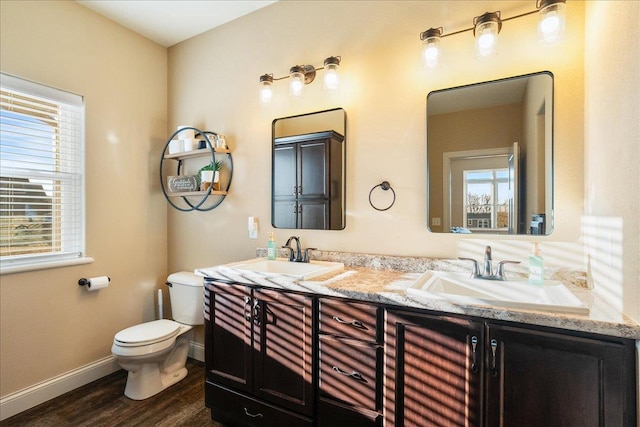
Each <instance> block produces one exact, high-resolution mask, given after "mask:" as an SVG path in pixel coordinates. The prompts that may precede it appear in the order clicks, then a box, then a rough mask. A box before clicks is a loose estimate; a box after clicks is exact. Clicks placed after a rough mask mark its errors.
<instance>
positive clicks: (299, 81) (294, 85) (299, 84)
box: [289, 66, 304, 98]
mask: <svg viewBox="0 0 640 427" xmlns="http://www.w3.org/2000/svg"><path fill="white" fill-rule="evenodd" d="M289 78H290V79H291V81H290V82H289V95H290V96H292V97H294V98H299V97H301V96H302V88H303V87H304V68H302V67H300V66H295V67H291V70H290V74H289Z"/></svg>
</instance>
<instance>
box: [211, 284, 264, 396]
mask: <svg viewBox="0 0 640 427" xmlns="http://www.w3.org/2000/svg"><path fill="white" fill-rule="evenodd" d="M205 286H206V289H205V301H206V304H207V306H206V307H205V312H206V314H207V317H208V320H207V321H206V322H205V340H206V342H205V360H206V366H207V379H208V380H210V381H213V382H216V383H219V384H223V385H226V386H230V387H233V388H235V389H237V390H243V391H246V392H249V391H251V390H252V387H253V384H252V376H251V369H252V361H253V354H252V352H253V350H252V346H251V322H252V298H251V290H250V289H249V288H247V287H245V286H241V285H227V284H224V283H216V282H213V283H209V282H208V283H207V284H206V285H205Z"/></svg>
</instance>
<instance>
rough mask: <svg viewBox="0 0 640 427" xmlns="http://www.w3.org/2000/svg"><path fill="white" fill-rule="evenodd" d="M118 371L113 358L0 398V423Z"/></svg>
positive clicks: (101, 360) (107, 358) (118, 367)
mask: <svg viewBox="0 0 640 427" xmlns="http://www.w3.org/2000/svg"><path fill="white" fill-rule="evenodd" d="M118 369H120V366H118V363H117V362H116V361H115V359H114V358H113V356H108V357H105V358H103V359H100V360H97V361H95V362H93V363H89V364H88V365H84V366H82V367H80V368H78V369H74V370H72V371H69V372H66V373H64V374H62V375H58V376H56V377H53V378H51V379H49V380H46V381H43V382H41V383H38V384H35V385H33V386H31V387H27V388H25V389H22V390H20V391H17V392H15V393H11V394H8V395H6V396H3V397H2V398H0V421H2V420H4V419H7V418H9V417H12V416H14V415H16V414H19V413H20V412H22V411H26V410H27V409H29V408H33V407H34V406H36V405H39V404H41V403H44V402H46V401H48V400H51V399H53V398H54V397H58V396H60V395H62V394H64V393H67V392H69V391H71V390H74V389H76V388H78V387H81V386H83V385H85V384H88V383H90V382H91V381H95V380H97V379H100V378H102V377H104V376H106V375H109V374H111V373H113V372H115V371H117V370H118Z"/></svg>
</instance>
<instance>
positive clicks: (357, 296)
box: [196, 249, 640, 340]
mask: <svg viewBox="0 0 640 427" xmlns="http://www.w3.org/2000/svg"><path fill="white" fill-rule="evenodd" d="M257 255H258V256H264V255H265V253H263V251H262V250H260V249H259V250H258V251H257ZM314 255H315V256H314V259H318V260H322V261H334V262H342V263H344V264H345V269H344V270H343V271H342V272H339V273H336V274H331V275H326V276H322V277H317V278H314V279H313V280H309V281H301V280H296V279H293V278H287V277H284V276H283V277H278V278H277V279H274V278H273V277H268V276H263V277H260V276H251V278H247V277H244V276H242V277H230V276H229V274H228V272H225V273H224V274H221V272H220V271H219V269H218V268H217V267H210V268H202V269H198V270H196V272H197V273H198V274H201V275H204V276H205V277H212V278H216V279H221V280H232V281H237V282H240V283H245V284H250V285H251V284H253V285H260V286H266V287H273V288H281V289H287V290H292V291H300V292H309V293H313V294H317V295H321V296H332V297H341V298H349V299H354V300H360V301H367V302H373V303H381V304H387V305H393V306H399V307H410V308H417V309H425V310H433V311H440V312H444V313H455V314H463V315H468V316H475V317H482V318H485V319H495V320H505V321H510V322H517V323H525V324H531V325H540V326H549V327H555V328H562V329H567V330H574V331H582V332H590V333H596V334H602V335H609V336H615V337H622V338H631V339H635V340H640V325H638V324H637V323H636V322H634V321H633V320H631V319H629V318H628V317H627V316H625V315H623V314H622V313H620V312H618V311H616V310H615V309H613V308H612V307H610V306H609V305H608V304H606V303H605V302H604V301H602V300H601V299H599V298H598V297H597V296H596V295H595V294H594V293H593V292H591V291H589V290H588V289H586V287H585V286H584V274H582V273H580V272H577V273H576V272H570V271H561V270H557V271H552V272H550V274H551V278H553V279H555V280H560V281H562V282H563V283H564V284H565V285H566V286H567V287H568V288H569V289H570V290H571V291H572V292H573V293H574V295H576V296H577V297H578V298H579V299H580V300H581V301H582V302H583V303H584V304H585V305H586V306H587V307H589V309H590V313H589V315H573V314H563V313H551V312H543V311H534V310H519V309H505V308H503V307H492V306H480V305H465V304H460V303H452V302H449V301H446V300H441V299H430V298H419V297H414V296H410V295H407V293H406V290H407V288H408V287H409V286H410V285H411V284H412V283H413V282H414V281H415V280H416V279H417V278H418V277H419V276H420V275H421V273H422V272H424V271H426V270H439V271H468V268H469V266H468V265H467V264H465V263H463V262H460V261H457V260H444V259H434V258H418V257H395V256H378V255H366V254H345V253H339V252H317V253H315V252H314ZM512 274H514V275H522V274H523V272H522V267H521V268H520V269H519V270H518V269H515V270H514V271H513V273H512Z"/></svg>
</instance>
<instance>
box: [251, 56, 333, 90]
mask: <svg viewBox="0 0 640 427" xmlns="http://www.w3.org/2000/svg"><path fill="white" fill-rule="evenodd" d="M340 61H342V57H341V56H330V57H328V58H327V59H325V60H324V66H322V67H317V68H316V67H314V66H313V65H294V66H293V67H291V68H290V69H289V74H287V75H286V76H282V77H274V76H273V73H267V74H263V75H262V76H260V79H261V81H262V77H263V76H271V81H274V82H275V81H278V80H285V79H289V78H291V72H292V71H291V70H293V69H294V68H299V69H300V71H301V72H302V73H304V83H305V84H309V83H311V82H312V81H313V80H314V79H315V78H316V71H321V70H324V69H325V68H326V67H327V65H329V64H336V65H340Z"/></svg>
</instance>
